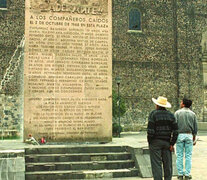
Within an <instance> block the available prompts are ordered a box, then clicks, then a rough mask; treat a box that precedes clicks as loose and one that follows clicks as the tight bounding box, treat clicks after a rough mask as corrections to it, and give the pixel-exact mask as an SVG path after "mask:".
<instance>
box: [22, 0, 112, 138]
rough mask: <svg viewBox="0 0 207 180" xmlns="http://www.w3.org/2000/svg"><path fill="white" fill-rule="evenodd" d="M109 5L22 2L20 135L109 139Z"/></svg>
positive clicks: (73, 0) (94, 0) (75, 0)
mask: <svg viewBox="0 0 207 180" xmlns="http://www.w3.org/2000/svg"><path fill="white" fill-rule="evenodd" d="M111 16H112V13H111V1H103V0H69V1H66V0H60V1H56V0H52V1H43V0H42V1H41V0H39V1H35V0H30V1H26V29H25V36H26V44H25V62H24V88H25V91H24V105H25V106H24V133H25V134H24V135H25V138H26V137H27V136H28V134H32V135H33V136H34V137H35V138H36V139H39V138H40V137H43V136H45V137H46V139H47V140H48V141H110V140H111V138H112V127H111V126H112V125H111V124H112V123H111V121H112V105H111V104H112V103H111V97H112V96H111V95H112V92H111V91H112V41H111V39H112V37H111V36H112V35H111V33H112V25H111V24H112V23H111Z"/></svg>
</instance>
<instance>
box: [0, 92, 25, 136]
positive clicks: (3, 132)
mask: <svg viewBox="0 0 207 180" xmlns="http://www.w3.org/2000/svg"><path fill="white" fill-rule="evenodd" d="M22 102H23V99H22V97H21V96H11V95H5V94H0V119H1V122H0V125H1V126H0V137H1V138H5V137H6V138H8V137H11V136H12V137H16V138H18V137H19V138H20V137H22V133H23V131H22V126H23V103H22Z"/></svg>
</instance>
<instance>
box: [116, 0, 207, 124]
mask: <svg viewBox="0 0 207 180" xmlns="http://www.w3.org/2000/svg"><path fill="white" fill-rule="evenodd" d="M196 2H197V1H196ZM196 2H193V1H187V0H183V1H177V0H168V1H167V0H157V1H154V0H147V1H146V0H142V1H138V0H131V1H130V0H129V1H122V0H114V1H113V76H114V77H116V76H117V75H119V76H121V77H122V82H121V88H120V92H121V94H122V96H123V98H124V99H125V101H126V102H127V106H128V110H127V113H126V114H125V116H124V117H122V118H121V122H122V124H124V125H126V126H127V125H129V124H130V126H131V127H135V126H136V124H143V123H146V122H147V118H148V114H149V112H150V111H151V110H153V109H154V105H153V103H152V101H151V98H152V97H154V98H157V97H158V96H160V95H163V96H167V98H168V100H169V101H170V102H171V104H172V106H173V107H172V109H171V111H172V112H174V111H175V110H177V109H178V108H179V102H180V100H181V99H182V98H183V96H184V95H187V96H189V97H190V98H192V99H193V101H194V104H193V110H194V111H195V112H196V113H197V115H198V119H199V121H202V120H203V117H202V115H203V113H202V108H203V80H202V65H201V59H200V57H201V47H200V43H201V37H202V36H201V29H199V28H201V27H203V26H205V23H204V22H201V19H198V18H197V17H194V14H193V12H192V9H191V8H192V7H191V6H193V7H194V10H196V9H198V10H201V4H202V3H203V2H201V1H199V2H198V3H196ZM205 4H206V2H205ZM132 7H133V8H138V9H139V10H140V12H141V14H142V18H141V21H142V22H141V24H142V32H129V31H128V23H129V20H128V19H129V18H128V14H129V10H130V8H132ZM202 7H203V9H202V10H201V11H202V12H205V11H204V7H206V6H204V5H203V6H202ZM186 11H188V12H189V13H190V14H186ZM193 18H194V19H193ZM202 21H204V20H203V19H202ZM186 23H187V25H186ZM113 85H114V86H113V88H114V89H116V90H117V87H116V83H115V81H114V82H113Z"/></svg>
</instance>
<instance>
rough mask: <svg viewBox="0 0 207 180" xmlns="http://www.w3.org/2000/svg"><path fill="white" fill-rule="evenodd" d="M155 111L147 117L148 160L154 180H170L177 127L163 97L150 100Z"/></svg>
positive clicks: (169, 105)
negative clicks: (154, 106) (153, 104)
mask: <svg viewBox="0 0 207 180" xmlns="http://www.w3.org/2000/svg"><path fill="white" fill-rule="evenodd" d="M152 101H153V102H154V103H155V105H156V109H155V110H153V111H152V112H151V113H150V115H149V120H148V127H147V140H148V143H149V150H150V160H151V166H152V174H153V177H154V180H162V165H163V169H164V179H165V180H171V179H172V151H173V146H174V144H175V143H176V140H177V136H178V131H177V130H178V125H177V122H176V120H175V116H174V115H173V114H172V113H171V112H170V111H168V110H167V109H166V108H171V104H170V103H169V102H168V101H167V98H165V97H161V96H160V97H158V98H157V99H154V98H152Z"/></svg>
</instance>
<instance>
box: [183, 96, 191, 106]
mask: <svg viewBox="0 0 207 180" xmlns="http://www.w3.org/2000/svg"><path fill="white" fill-rule="evenodd" d="M183 104H184V105H185V107H187V108H189V107H191V105H192V101H191V100H190V99H186V98H183Z"/></svg>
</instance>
